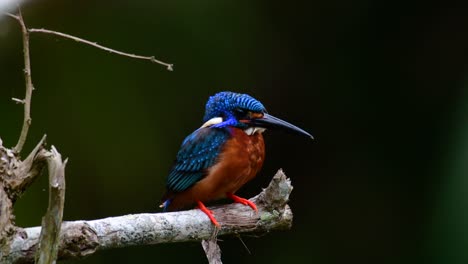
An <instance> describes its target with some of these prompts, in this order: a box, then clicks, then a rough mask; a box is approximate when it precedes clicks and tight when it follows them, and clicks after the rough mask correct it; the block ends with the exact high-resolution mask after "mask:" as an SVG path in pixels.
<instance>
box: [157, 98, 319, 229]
mask: <svg viewBox="0 0 468 264" xmlns="http://www.w3.org/2000/svg"><path fill="white" fill-rule="evenodd" d="M203 122H204V123H203V125H202V126H201V127H200V128H198V129H197V130H195V131H194V132H193V133H192V134H190V135H189V136H188V137H186V138H185V140H184V141H183V142H182V145H181V147H180V150H179V152H178V153H177V157H176V160H175V163H174V165H173V167H172V169H171V170H170V172H169V175H168V177H167V181H166V193H165V194H164V196H163V198H162V204H161V207H162V208H164V211H173V210H179V209H183V208H187V207H189V206H194V205H195V206H197V207H198V208H199V209H200V210H202V211H203V212H204V213H205V214H206V215H207V216H208V217H209V219H210V220H211V222H212V223H213V224H214V225H215V226H217V227H219V224H218V222H217V221H216V218H215V217H214V215H213V213H212V212H211V211H210V210H208V209H207V208H206V207H205V205H204V203H207V202H210V201H215V200H219V199H222V198H230V199H232V200H233V201H234V202H238V203H241V204H244V205H248V206H250V207H251V208H252V209H253V210H255V211H257V207H256V206H255V204H254V203H253V202H251V201H249V200H247V199H244V198H241V197H239V196H237V195H235V193H236V192H237V190H239V188H241V187H242V186H243V185H244V184H246V183H247V182H248V181H250V180H252V179H253V178H254V177H255V176H256V175H257V173H258V172H259V170H260V168H261V167H262V165H263V161H264V159H265V144H264V141H263V136H262V133H263V132H264V131H265V130H266V129H277V128H278V129H279V128H283V129H287V130H289V131H292V132H296V133H298V134H302V135H305V136H307V137H310V138H313V137H312V135H310V134H309V133H307V132H306V131H304V130H302V129H300V128H298V127H296V126H294V125H292V124H290V123H288V122H286V121H283V120H281V119H279V118H276V117H274V116H272V115H269V114H268V113H267V111H266V109H265V107H264V106H263V104H262V103H260V102H259V101H258V100H256V99H255V98H253V97H251V96H250V95H247V94H240V93H234V92H219V93H217V94H215V95H213V96H211V97H210V98H209V99H208V102H207V103H206V109H205V116H204V118H203Z"/></svg>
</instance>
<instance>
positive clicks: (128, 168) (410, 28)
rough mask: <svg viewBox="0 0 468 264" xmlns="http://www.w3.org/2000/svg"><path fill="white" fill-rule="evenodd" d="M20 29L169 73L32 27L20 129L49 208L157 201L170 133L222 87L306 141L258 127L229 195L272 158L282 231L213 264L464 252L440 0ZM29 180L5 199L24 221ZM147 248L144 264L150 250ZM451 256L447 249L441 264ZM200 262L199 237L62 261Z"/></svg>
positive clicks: (461, 142) (458, 156) (11, 49)
mask: <svg viewBox="0 0 468 264" xmlns="http://www.w3.org/2000/svg"><path fill="white" fill-rule="evenodd" d="M23 13H24V16H25V19H26V21H27V23H28V25H29V26H30V27H37V28H41V27H44V28H48V29H52V30H58V31H62V32H65V33H69V34H73V35H76V36H79V37H83V38H86V39H89V40H91V41H96V42H98V43H100V44H103V45H106V46H110V47H112V48H115V49H119V50H122V51H127V52H132V53H137V54H142V55H154V56H155V57H156V58H158V59H161V60H163V61H166V62H169V63H174V64H175V71H174V72H168V71H166V70H165V68H164V67H162V66H159V65H155V64H151V63H148V62H145V61H138V60H133V59H129V58H123V57H120V56H116V55H111V54H108V53H106V52H103V51H101V50H97V49H95V48H91V47H88V46H84V45H82V44H78V43H75V42H73V41H69V40H64V39H60V38H58V37H53V36H47V35H39V34H34V35H32V36H31V52H32V75H33V82H34V85H35V87H36V90H35V92H34V94H33V104H32V118H33V123H32V127H31V130H30V136H29V138H28V141H27V145H26V147H25V151H26V152H27V151H28V150H30V149H32V147H33V146H34V145H35V143H36V142H38V140H39V139H40V137H41V136H42V135H43V134H44V133H47V135H48V141H49V143H50V144H53V145H55V146H57V148H58V149H59V151H60V152H61V153H62V155H63V156H64V157H69V159H70V160H69V163H68V167H67V175H66V178H67V196H66V206H65V215H64V219H65V220H78V219H96V218H102V217H108V216H116V215H122V214H131V213H142V212H157V211H158V208H157V205H158V203H159V199H160V196H161V194H162V192H163V188H164V179H165V177H166V174H167V171H168V170H169V168H170V166H171V164H172V161H173V158H174V157H175V154H176V152H177V150H178V147H179V145H180V143H181V141H182V140H183V138H184V137H185V136H186V135H188V134H189V133H190V132H191V131H192V130H194V129H195V128H197V127H198V126H200V123H201V119H202V115H203V111H204V103H205V101H206V99H207V98H208V96H209V95H211V94H213V93H215V92H217V91H221V90H233V91H238V92H245V93H249V94H251V95H252V96H254V97H256V98H257V99H259V100H261V101H262V102H263V103H264V105H265V106H266V107H267V108H268V110H269V112H270V113H271V114H274V115H276V116H278V117H280V118H283V119H285V120H288V121H290V122H292V123H294V124H297V125H298V126H300V127H302V128H304V129H306V130H308V131H310V132H311V133H312V134H313V135H314V136H315V138H316V140H315V141H314V142H309V141H307V140H306V139H304V138H300V137H296V136H293V135H288V134H282V133H280V132H269V133H268V134H267V135H266V141H267V142H266V144H267V151H268V152H267V160H266V163H265V167H264V169H263V171H262V172H261V174H260V175H259V177H257V179H255V180H254V181H253V182H252V183H250V184H248V185H247V186H246V187H245V188H244V189H243V190H242V191H241V194H242V195H245V196H250V195H253V194H255V193H257V192H258V191H259V190H260V188H261V187H262V186H266V184H267V183H268V181H269V179H270V178H271V177H272V176H273V174H274V172H275V171H276V170H277V169H278V168H283V169H284V170H285V172H286V173H287V175H288V176H289V177H291V178H292V183H293V185H294V186H295V189H294V191H293V194H292V197H291V203H290V204H291V206H292V208H293V211H294V214H295V215H294V216H295V219H294V226H293V229H292V230H291V231H286V232H279V233H274V234H269V235H268V236H265V237H261V238H251V237H244V238H243V240H244V242H246V244H247V245H248V247H249V249H250V251H251V252H252V254H251V255H249V254H248V252H247V251H246V250H245V249H244V247H243V245H242V243H241V242H240V241H239V240H238V239H236V238H225V239H224V241H223V242H221V248H222V251H223V260H224V262H225V263H239V262H241V263H305V262H307V263H344V262H345V263H349V262H354V261H359V263H415V262H422V263H466V261H467V260H468V251H466V248H467V247H468V228H467V222H468V221H467V210H468V203H467V199H468V196H467V193H468V192H466V191H465V189H467V188H468V181H467V180H466V177H467V175H468V167H467V164H468V162H467V158H468V145H467V140H468V138H467V135H468V130H467V122H466V120H467V119H466V116H468V107H467V104H468V93H467V92H466V89H467V85H468V83H467V82H466V80H467V79H466V77H467V75H466V73H467V65H468V64H467V55H468V54H467V50H468V49H467V47H468V40H467V34H466V32H467V26H466V25H468V23H467V22H468V21H467V20H468V19H467V16H466V10H465V9H464V8H457V6H455V5H453V3H447V4H445V6H444V5H443V4H441V3H431V2H421V3H418V2H412V1H410V2H408V1H404V2H403V1H401V2H395V1H376V2H372V1H351V2H349V1H314V2H309V1H303V2H301V1H289V2H284V1H232V0H231V1H207V0H201V1H174V0H172V1H169V0H165V1H128V0H127V1H123V0H120V1H89V0H83V1H71V0H62V1H58V0H36V1H30V2H28V3H27V4H26V5H25V6H24V8H23ZM22 67H23V66H22V54H21V39H20V35H19V29H18V27H17V25H16V24H15V23H14V22H13V21H11V20H10V19H8V18H6V17H3V18H0V113H3V115H2V127H1V131H0V133H1V134H0V136H1V138H2V139H3V142H4V144H5V145H6V146H14V144H15V143H16V140H17V137H18V135H19V131H20V129H21V122H22V108H21V107H19V106H18V105H15V104H14V103H13V102H11V100H10V98H11V97H19V98H21V97H22V96H23V91H24V84H23V78H22ZM46 184H47V179H46V177H41V178H40V179H39V180H38V181H37V182H36V183H35V184H34V185H33V186H32V187H31V189H30V190H29V191H28V192H26V194H25V195H24V197H22V198H21V199H20V200H19V201H18V203H17V205H16V208H15V210H16V211H15V212H16V215H17V220H16V222H17V224H18V225H20V226H34V225H39V224H40V220H41V216H42V215H43V213H44V212H45V209H46V206H47V204H46V203H47V191H46V189H47V188H46V186H47V185H46ZM149 260H151V261H149ZM451 260H453V261H451ZM164 261H171V262H174V263H182V262H187V261H190V262H191V263H205V256H204V254H203V251H202V249H201V247H200V245H199V244H195V243H186V244H174V245H157V246H146V247H136V248H126V249H118V250H110V251H105V252H101V253H99V254H96V255H94V256H92V257H90V258H87V259H84V260H73V261H67V262H66V263H140V262H141V263H146V262H164Z"/></svg>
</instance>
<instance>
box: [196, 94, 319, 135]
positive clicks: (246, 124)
mask: <svg viewBox="0 0 468 264" xmlns="http://www.w3.org/2000/svg"><path fill="white" fill-rule="evenodd" d="M203 122H205V124H204V125H203V126H204V127H206V126H213V127H227V126H232V127H237V128H241V129H244V131H246V133H247V134H253V133H255V132H256V131H263V130H265V129H267V128H271V129H275V128H282V129H287V130H289V131H291V132H296V133H299V134H302V135H305V136H308V137H311V138H313V137H312V135H311V134H309V133H307V132H306V131H304V130H302V129H301V128H299V127H297V126H295V125H293V124H290V123H288V122H286V121H284V120H281V119H279V118H276V117H274V116H272V115H269V114H268V113H267V111H266V108H265V107H264V106H263V104H262V103H260V102H259V101H258V100H257V99H255V98H253V97H252V96H250V95H248V94H240V93H233V92H220V93H217V94H215V95H213V96H211V97H210V98H209V99H208V102H207V103H206V108H205V116H204V118H203Z"/></svg>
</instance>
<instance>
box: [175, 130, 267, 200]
mask: <svg viewBox="0 0 468 264" xmlns="http://www.w3.org/2000/svg"><path fill="white" fill-rule="evenodd" d="M231 129H232V131H231V133H232V135H233V136H232V137H231V138H230V139H229V140H228V141H227V142H226V143H225V145H224V146H223V149H222V152H221V153H220V157H219V161H218V162H217V163H216V164H215V165H214V166H213V167H211V168H209V169H208V173H207V176H206V177H205V178H203V179H202V180H200V181H199V182H197V183H196V184H195V185H194V186H193V187H191V188H190V189H188V190H186V191H184V192H182V193H178V194H177V196H175V197H174V199H173V201H172V203H171V207H173V208H174V209H177V208H182V207H186V206H189V205H192V204H194V203H196V201H202V202H209V201H213V200H217V199H221V198H224V197H226V193H235V192H236V191H237V190H239V189H240V188H241V187H242V186H243V185H244V184H245V183H247V182H248V181H250V180H252V179H253V178H254V177H255V176H256V175H257V173H258V172H259V170H260V169H261V167H262V165H263V161H264V159H265V144H264V141H263V136H262V134H261V133H255V134H253V135H251V136H249V135H247V134H246V133H245V132H244V131H243V130H241V129H238V128H231Z"/></svg>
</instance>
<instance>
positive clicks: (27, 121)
mask: <svg viewBox="0 0 468 264" xmlns="http://www.w3.org/2000/svg"><path fill="white" fill-rule="evenodd" d="M6 15H7V16H9V17H11V18H13V19H15V20H16V21H18V24H19V25H20V27H21V32H22V34H23V54H24V79H25V82H26V93H25V97H24V99H23V100H20V101H22V103H23V105H24V119H23V128H22V129H21V134H20V137H19V139H18V143H16V146H15V147H14V148H13V150H14V152H16V153H21V150H22V149H23V146H24V143H25V142H26V138H27V137H28V131H29V126H31V120H32V119H31V97H32V91H33V89H34V87H33V84H32V79H31V60H30V55H29V33H28V28H27V27H26V25H25V23H24V20H23V16H22V14H21V9H20V8H18V15H17V16H15V15H12V14H10V13H6ZM13 100H14V99H13ZM14 101H16V102H18V100H14Z"/></svg>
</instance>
